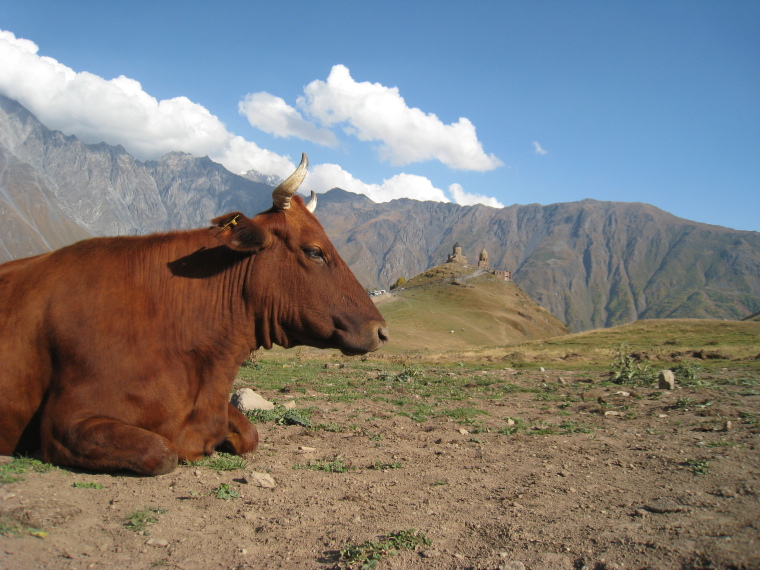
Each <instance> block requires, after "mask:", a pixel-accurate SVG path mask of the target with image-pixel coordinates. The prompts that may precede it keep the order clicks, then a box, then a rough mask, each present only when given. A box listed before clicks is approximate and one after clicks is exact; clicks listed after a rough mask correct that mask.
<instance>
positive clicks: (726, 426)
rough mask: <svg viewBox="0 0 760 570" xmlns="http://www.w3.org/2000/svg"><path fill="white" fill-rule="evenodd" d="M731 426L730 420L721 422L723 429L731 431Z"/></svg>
mask: <svg viewBox="0 0 760 570" xmlns="http://www.w3.org/2000/svg"><path fill="white" fill-rule="evenodd" d="M732 427H734V425H733V424H732V423H731V420H726V421H725V422H723V431H731V428H732Z"/></svg>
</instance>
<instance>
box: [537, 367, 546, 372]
mask: <svg viewBox="0 0 760 570" xmlns="http://www.w3.org/2000/svg"><path fill="white" fill-rule="evenodd" d="M538 371H539V372H546V368H544V367H543V366H542V367H540V368H539V369H538Z"/></svg>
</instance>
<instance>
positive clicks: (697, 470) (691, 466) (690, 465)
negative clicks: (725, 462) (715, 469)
mask: <svg viewBox="0 0 760 570" xmlns="http://www.w3.org/2000/svg"><path fill="white" fill-rule="evenodd" d="M684 466H685V467H686V468H687V469H688V470H689V471H691V472H692V473H694V475H706V474H707V473H708V472H709V468H710V464H709V463H708V462H707V461H700V460H697V459H687V460H686V461H685V462H684Z"/></svg>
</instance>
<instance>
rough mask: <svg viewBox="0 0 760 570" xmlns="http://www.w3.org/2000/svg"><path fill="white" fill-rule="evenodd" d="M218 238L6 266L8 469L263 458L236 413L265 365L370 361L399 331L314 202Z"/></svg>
mask: <svg viewBox="0 0 760 570" xmlns="http://www.w3.org/2000/svg"><path fill="white" fill-rule="evenodd" d="M306 168H307V161H306V156H305V155H304V157H303V159H302V161H301V165H300V166H299V167H298V169H297V170H296V171H295V172H294V173H293V174H292V175H291V176H290V177H289V178H288V179H287V180H286V181H284V182H283V183H282V184H281V185H280V186H278V187H277V188H276V189H275V190H274V192H273V198H274V207H272V208H271V209H270V210H268V211H266V212H263V213H261V214H258V215H257V216H255V217H254V218H247V217H245V216H244V215H243V214H241V213H239V212H233V213H231V214H227V215H225V216H221V217H219V218H216V219H215V220H213V223H214V225H215V226H214V227H212V228H210V229H208V230H205V229H199V230H192V231H184V232H173V233H167V234H156V235H149V236H142V237H112V238H96V239H90V240H85V241H81V242H79V243H76V244H74V245H71V246H68V247H64V248H62V249H59V250H57V251H53V252H50V253H46V254H43V255H39V256H36V257H32V258H28V259H21V260H16V261H11V262H9V263H6V264H4V265H0V454H5V455H7V454H10V453H13V452H16V453H18V452H23V451H26V450H29V449H33V448H38V447H41V448H42V458H43V459H44V460H45V461H48V462H50V463H55V464H57V465H70V466H78V467H84V468H89V469H95V470H101V471H116V470H122V469H128V470H132V471H135V472H137V473H140V474H144V475H157V474H160V473H167V472H169V471H172V470H173V469H174V468H175V467H176V465H177V461H178V460H194V459H197V458H198V457H200V456H202V455H204V454H211V453H213V451H214V450H215V449H223V450H226V451H230V452H233V453H238V454H242V453H247V452H250V451H253V450H254V449H255V448H256V446H257V444H258V433H257V431H256V428H255V427H254V426H253V425H252V424H251V423H250V422H249V421H248V419H247V418H245V416H243V415H242V414H241V413H240V412H239V411H237V410H236V409H235V408H234V407H232V406H230V405H229V403H228V396H229V392H230V389H231V387H232V381H233V379H234V378H235V373H236V372H237V369H238V367H239V366H240V364H241V363H242V362H243V360H244V359H245V358H246V357H247V355H248V354H249V353H250V351H251V350H252V349H256V348H259V347H262V346H263V347H265V348H271V346H272V344H275V343H276V344H279V345H281V346H284V347H286V348H287V347H291V346H296V345H310V346H316V347H320V348H338V349H340V350H341V351H342V352H343V353H344V354H364V353H366V352H369V351H373V350H376V349H378V348H379V347H380V346H382V345H383V344H384V343H385V342H386V340H387V338H388V331H387V328H386V324H385V321H384V320H383V318H382V316H381V315H380V313H379V312H378V311H377V309H376V308H375V306H374V304H373V303H372V301H371V300H370V298H369V296H368V295H367V293H366V292H365V291H364V289H363V288H362V287H361V285H359V283H358V282H357V281H356V278H355V277H354V276H353V274H352V273H351V271H350V270H349V269H348V267H347V266H346V264H345V263H344V262H343V260H342V259H341V258H340V257H339V256H338V252H337V251H336V250H335V248H334V247H333V245H332V244H331V243H330V240H329V239H328V238H327V236H326V235H325V232H324V230H323V229H322V226H321V225H320V224H319V222H318V221H317V219H316V218H315V217H314V216H313V215H312V213H311V211H310V210H311V208H310V206H311V205H312V204H313V205H316V201H315V200H316V197H315V196H314V194H313V193H312V202H310V204H309V205H308V206H307V205H305V204H304V201H303V200H302V199H301V197H300V196H298V195H294V194H295V192H296V190H297V189H298V186H299V185H300V184H301V182H302V181H303V178H304V177H305V175H306Z"/></svg>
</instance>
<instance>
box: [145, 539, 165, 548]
mask: <svg viewBox="0 0 760 570" xmlns="http://www.w3.org/2000/svg"><path fill="white" fill-rule="evenodd" d="M145 544H147V545H148V546H155V547H156V548H166V547H167V546H169V541H168V540H166V539H164V538H151V539H150V540H148V542H146V543H145Z"/></svg>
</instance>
